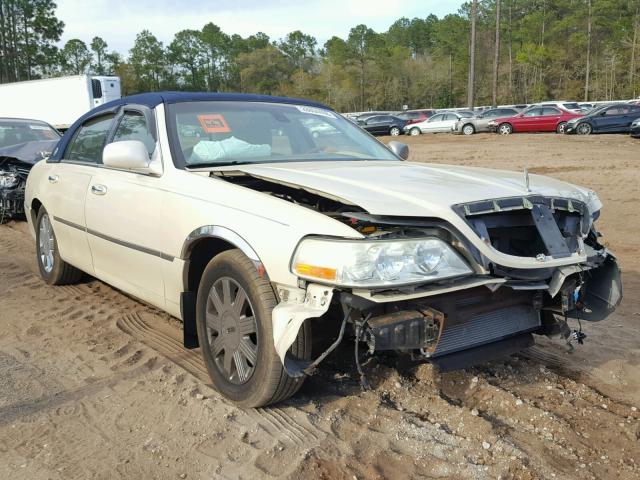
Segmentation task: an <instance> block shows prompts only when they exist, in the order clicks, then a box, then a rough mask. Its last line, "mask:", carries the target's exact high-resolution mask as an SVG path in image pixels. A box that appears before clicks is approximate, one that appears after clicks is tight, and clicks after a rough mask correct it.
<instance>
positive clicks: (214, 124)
mask: <svg viewBox="0 0 640 480" xmlns="http://www.w3.org/2000/svg"><path fill="white" fill-rule="evenodd" d="M198 121H199V122H200V125H202V129H203V130H204V131H205V133H229V132H230V131H231V129H230V128H229V125H227V122H226V120H225V119H224V117H223V116H222V115H218V114H215V115H198Z"/></svg>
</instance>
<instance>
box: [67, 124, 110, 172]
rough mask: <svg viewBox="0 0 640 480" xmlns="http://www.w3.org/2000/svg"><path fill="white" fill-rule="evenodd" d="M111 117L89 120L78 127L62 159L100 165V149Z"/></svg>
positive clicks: (102, 146)
mask: <svg viewBox="0 0 640 480" xmlns="http://www.w3.org/2000/svg"><path fill="white" fill-rule="evenodd" d="M112 121H113V115H112V114H110V115H105V116H102V117H98V118H94V119H91V120H89V121H87V122H85V124H84V125H82V127H80V128H79V129H78V131H77V133H76V134H75V136H74V137H73V139H72V140H71V143H70V145H69V146H68V147H67V151H66V152H65V156H64V158H65V159H67V160H74V161H76V162H84V163H96V164H97V163H102V149H103V148H104V144H105V142H106V140H107V134H108V133H109V129H110V128H111V124H112Z"/></svg>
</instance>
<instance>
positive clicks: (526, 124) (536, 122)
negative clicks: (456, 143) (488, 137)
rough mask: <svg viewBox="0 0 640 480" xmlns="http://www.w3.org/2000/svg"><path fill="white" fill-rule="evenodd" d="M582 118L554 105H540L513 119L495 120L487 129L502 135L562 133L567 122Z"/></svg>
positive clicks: (578, 114) (580, 115)
mask: <svg viewBox="0 0 640 480" xmlns="http://www.w3.org/2000/svg"><path fill="white" fill-rule="evenodd" d="M582 116H583V115H582V114H580V113H571V112H569V111H568V110H565V109H564V108H560V107H557V106H554V105H542V106H536V107H531V108H529V109H527V110H525V111H524V112H520V113H519V114H518V115H514V116H513V117H502V118H496V119H495V120H492V121H491V122H489V128H491V129H492V130H493V131H494V132H495V131H497V132H498V133H500V134H502V135H509V134H510V133H513V132H518V133H519V132H556V133H564V129H565V127H566V126H567V122H568V121H569V120H571V119H573V118H578V117H582Z"/></svg>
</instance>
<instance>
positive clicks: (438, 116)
mask: <svg viewBox="0 0 640 480" xmlns="http://www.w3.org/2000/svg"><path fill="white" fill-rule="evenodd" d="M442 117H444V115H442V114H441V113H440V114H438V115H434V116H433V117H431V118H430V119H429V121H430V122H439V121H441V120H442Z"/></svg>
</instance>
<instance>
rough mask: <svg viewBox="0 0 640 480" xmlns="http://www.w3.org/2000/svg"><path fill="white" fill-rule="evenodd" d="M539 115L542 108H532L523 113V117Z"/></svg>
mask: <svg viewBox="0 0 640 480" xmlns="http://www.w3.org/2000/svg"><path fill="white" fill-rule="evenodd" d="M539 115H542V109H541V108H532V109H531V110H527V111H526V112H524V114H523V116H524V117H537V116H539Z"/></svg>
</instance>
